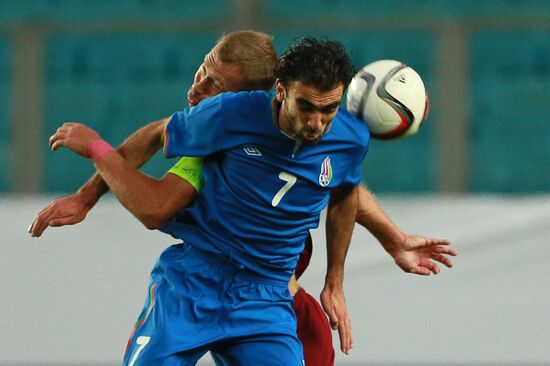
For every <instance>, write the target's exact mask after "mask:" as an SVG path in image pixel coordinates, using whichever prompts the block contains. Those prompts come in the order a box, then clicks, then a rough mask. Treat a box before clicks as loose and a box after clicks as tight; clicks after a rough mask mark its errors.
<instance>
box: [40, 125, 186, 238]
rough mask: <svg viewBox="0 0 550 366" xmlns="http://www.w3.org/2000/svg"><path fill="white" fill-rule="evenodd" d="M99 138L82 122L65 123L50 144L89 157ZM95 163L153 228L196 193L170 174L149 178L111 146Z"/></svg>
mask: <svg viewBox="0 0 550 366" xmlns="http://www.w3.org/2000/svg"><path fill="white" fill-rule="evenodd" d="M100 139H101V138H100V136H99V135H98V134H97V132H95V131H94V130H92V129H91V128H89V127H87V126H85V125H83V124H79V123H65V124H64V125H63V126H62V127H60V128H59V129H58V130H57V132H56V133H55V134H54V135H53V136H52V137H51V138H50V146H51V147H52V150H57V149H58V148H60V147H66V148H68V149H70V150H72V151H74V152H76V153H77V154H79V155H81V156H84V157H90V156H89V154H90V146H91V145H93V144H92V143H93V142H99V141H100ZM92 154H93V153H92ZM94 164H95V166H96V168H97V170H98V172H99V174H100V175H101V177H102V178H103V180H104V181H105V183H106V184H107V185H108V186H109V188H110V189H111V191H112V192H113V194H114V195H115V196H116V197H117V199H118V200H119V201H120V202H121V203H122V205H123V206H124V207H126V208H127V209H128V210H129V211H130V212H131V213H132V214H134V216H136V217H137V218H138V219H139V220H140V221H141V222H142V223H143V224H145V226H147V227H148V228H150V229H156V228H158V227H160V226H162V225H163V224H164V223H165V222H166V221H167V220H168V219H169V218H170V217H171V216H173V215H174V214H175V213H176V212H177V211H178V210H179V209H181V208H182V207H186V206H188V205H189V204H190V203H191V202H192V201H193V200H194V198H195V196H196V191H195V189H194V188H193V186H192V185H191V184H189V183H187V182H185V181H184V180H182V179H181V178H179V177H178V176H176V175H173V174H167V175H166V176H165V177H164V178H162V179H160V180H158V179H155V178H152V177H149V176H147V175H145V174H143V173H141V172H140V171H138V170H137V169H136V168H134V167H132V166H131V165H130V164H128V162H126V160H124V158H123V157H122V155H121V154H120V153H119V152H118V151H115V150H114V149H112V148H111V151H108V150H107V151H104V152H102V153H101V154H100V155H96V156H95V159H94Z"/></svg>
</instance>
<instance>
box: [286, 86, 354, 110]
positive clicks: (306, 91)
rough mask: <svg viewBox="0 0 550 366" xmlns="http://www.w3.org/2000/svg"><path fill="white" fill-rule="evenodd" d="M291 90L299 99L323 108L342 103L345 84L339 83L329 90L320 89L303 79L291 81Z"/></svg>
mask: <svg viewBox="0 0 550 366" xmlns="http://www.w3.org/2000/svg"><path fill="white" fill-rule="evenodd" d="M289 91H292V93H293V96H294V98H295V99H296V100H297V101H306V102H309V103H311V104H313V105H314V106H316V107H319V108H321V107H326V106H328V105H333V104H340V101H341V100H342V95H343V94H344V86H343V85H342V84H339V85H338V86H335V87H334V88H332V89H329V90H319V89H317V88H315V87H314V86H312V85H309V84H305V83H303V82H301V81H294V82H291V83H290V85H289Z"/></svg>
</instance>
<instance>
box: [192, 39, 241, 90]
mask: <svg viewBox="0 0 550 366" xmlns="http://www.w3.org/2000/svg"><path fill="white" fill-rule="evenodd" d="M201 67H203V68H204V71H205V72H206V74H207V75H208V77H210V78H211V79H212V80H214V81H215V82H216V83H217V84H218V86H219V87H221V88H223V89H224V91H239V90H240V87H241V85H242V83H243V81H244V80H243V77H242V76H241V74H242V73H241V71H240V69H239V67H238V66H237V65H235V64H228V63H223V62H221V61H220V57H219V55H218V50H217V47H214V48H213V49H212V50H211V51H210V52H208V53H207V54H206V55H205V56H204V61H203V63H202V65H201Z"/></svg>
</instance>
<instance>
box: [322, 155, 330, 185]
mask: <svg viewBox="0 0 550 366" xmlns="http://www.w3.org/2000/svg"><path fill="white" fill-rule="evenodd" d="M331 180H332V166H331V165H330V156H327V157H326V158H325V160H323V163H322V164H321V174H319V184H320V185H321V187H326V186H328V185H329V183H330V181H331Z"/></svg>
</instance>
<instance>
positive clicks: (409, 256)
mask: <svg viewBox="0 0 550 366" xmlns="http://www.w3.org/2000/svg"><path fill="white" fill-rule="evenodd" d="M190 94H191V93H190ZM362 191H364V192H367V191H366V190H364V189H363V190H362ZM115 194H116V192H115ZM371 201H372V200H371V199H370V198H369V195H365V194H364V193H363V194H362V200H361V201H360V202H361V205H362V206H365V203H368V204H367V205H366V207H367V208H368V207H369V206H372V202H371ZM94 202H95V201H94ZM376 207H377V206H374V207H373V208H372V209H370V208H369V209H368V211H365V210H364V209H363V213H362V214H361V215H358V222H361V221H359V220H364V219H365V218H368V217H369V215H370V216H371V217H372V213H373V212H375V211H376ZM382 213H383V211H382ZM39 216H40V215H39ZM138 217H139V216H138ZM381 217H385V215H382V216H381ZM142 221H144V220H142ZM363 222H365V223H363ZM363 222H361V223H362V224H363V225H365V226H367V227H368V228H369V224H368V222H369V220H368V219H367V220H366V221H363ZM377 222H378V224H380V223H382V222H383V220H378V221H377ZM390 225H391V221H390ZM33 226H34V225H33ZM36 227H38V226H36ZM369 230H370V228H369ZM387 231H388V230H386V232H387ZM389 231H390V232H391V230H389ZM376 234H384V235H386V234H385V233H384V230H378V231H375V235H376ZM377 237H379V236H378V235H377ZM386 238H387V239H389V237H388V236H387V235H386ZM419 239H420V240H424V241H425V243H424V244H426V247H429V246H430V245H429V243H428V242H429V241H430V239H426V238H419V237H407V240H406V242H408V245H409V246H411V245H412V246H411V247H410V248H409V250H402V251H401V253H403V254H405V255H403V256H401V257H400V261H398V258H396V262H397V263H398V264H399V265H400V266H401V267H402V268H403V269H405V270H406V271H410V272H414V273H419V274H420V273H421V271H420V270H418V271H417V270H416V269H415V268H420V269H422V270H429V269H428V268H431V269H432V270H434V267H431V266H428V265H427V264H424V263H426V261H427V258H432V259H435V260H438V259H437V258H434V256H435V254H434V253H430V250H426V251H420V252H418V253H417V252H416V251H417V250H419V246H418V240H419ZM386 242H388V241H386ZM415 242H416V243H415ZM415 245H416V247H414V246H415ZM385 247H386V246H385ZM386 249H388V248H387V247H386ZM410 249H413V250H412V251H411V250H410ZM388 251H389V250H388ZM397 252H399V251H398V250H396V251H393V252H390V253H392V255H393V253H397ZM421 252H423V253H421ZM419 254H420V255H419ZM394 258H395V257H394ZM418 259H422V261H418ZM415 261H416V262H417V263H414V262H415ZM421 262H422V263H421ZM443 263H445V262H443ZM437 270H438V269H437V267H435V270H434V272H435V271H437Z"/></svg>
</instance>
